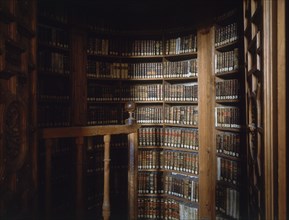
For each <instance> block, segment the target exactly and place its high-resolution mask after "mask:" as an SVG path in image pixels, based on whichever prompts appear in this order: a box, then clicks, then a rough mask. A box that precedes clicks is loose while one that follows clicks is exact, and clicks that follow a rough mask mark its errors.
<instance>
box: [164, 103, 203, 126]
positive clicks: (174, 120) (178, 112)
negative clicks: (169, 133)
mask: <svg viewBox="0 0 289 220" xmlns="http://www.w3.org/2000/svg"><path fill="white" fill-rule="evenodd" d="M198 119H199V111H198V106H194V105H180V106H170V107H168V106H166V107H165V108H164V123H170V124H179V125H198Z"/></svg>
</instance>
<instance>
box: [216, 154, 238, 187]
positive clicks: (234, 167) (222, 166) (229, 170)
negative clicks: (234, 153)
mask: <svg viewBox="0 0 289 220" xmlns="http://www.w3.org/2000/svg"><path fill="white" fill-rule="evenodd" d="M239 176H240V164H239V163H238V162H237V161H235V160H229V159H225V158H223V157H217V180H220V181H225V182H228V183H232V184H234V185H236V184H238V183H239Z"/></svg>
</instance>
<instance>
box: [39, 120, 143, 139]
mask: <svg viewBox="0 0 289 220" xmlns="http://www.w3.org/2000/svg"><path fill="white" fill-rule="evenodd" d="M139 128H140V125H137V124H132V125H100V126H84V127H61V128H43V129H42V130H41V131H40V138H43V139H49V138H68V137H91V136H97V135H115V134H129V133H134V132H136V131H137V129H139Z"/></svg>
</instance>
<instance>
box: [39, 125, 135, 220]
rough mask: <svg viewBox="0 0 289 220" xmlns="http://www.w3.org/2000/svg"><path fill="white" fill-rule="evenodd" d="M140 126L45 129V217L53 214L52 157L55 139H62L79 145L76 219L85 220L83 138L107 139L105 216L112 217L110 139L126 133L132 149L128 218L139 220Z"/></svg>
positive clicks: (103, 208)
mask: <svg viewBox="0 0 289 220" xmlns="http://www.w3.org/2000/svg"><path fill="white" fill-rule="evenodd" d="M139 127H140V126H139V125H137V124H131V125H107V126H87V127H67V128H45V129H43V130H42V131H41V133H40V138H42V139H44V140H45V151H46V158H45V167H46V172H45V178H46V181H45V182H46V187H45V198H46V199H45V200H46V201H45V202H46V217H47V219H50V213H51V190H52V189H51V188H52V185H51V156H52V146H53V140H54V139H59V138H75V144H76V158H75V160H76V167H75V169H76V207H77V210H76V217H77V219H83V218H82V216H83V203H84V199H83V164H84V161H83V154H84V149H85V146H84V138H85V137H93V136H99V135H101V136H103V140H104V189H103V190H104V194H103V195H104V196H103V206H102V215H103V219H104V220H108V219H109V218H110V200H109V174H110V139H111V136H112V135H117V134H127V135H128V143H129V144H128V145H129V146H128V147H129V159H128V160H129V161H128V216H129V219H137V188H136V187H137V129H138V128H139Z"/></svg>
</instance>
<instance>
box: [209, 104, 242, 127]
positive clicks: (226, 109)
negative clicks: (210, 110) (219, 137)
mask: <svg viewBox="0 0 289 220" xmlns="http://www.w3.org/2000/svg"><path fill="white" fill-rule="evenodd" d="M215 126H216V127H220V128H241V124H240V108H239V107H235V106H219V107H215Z"/></svg>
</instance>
